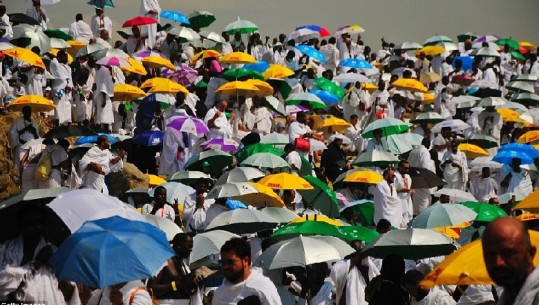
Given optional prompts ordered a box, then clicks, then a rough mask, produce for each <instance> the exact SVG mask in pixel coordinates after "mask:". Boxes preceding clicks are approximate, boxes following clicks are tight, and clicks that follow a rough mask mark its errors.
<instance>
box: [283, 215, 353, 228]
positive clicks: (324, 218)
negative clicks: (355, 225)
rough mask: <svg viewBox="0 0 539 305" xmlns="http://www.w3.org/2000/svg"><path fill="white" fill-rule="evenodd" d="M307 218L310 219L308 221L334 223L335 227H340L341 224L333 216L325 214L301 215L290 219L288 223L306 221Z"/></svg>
mask: <svg viewBox="0 0 539 305" xmlns="http://www.w3.org/2000/svg"><path fill="white" fill-rule="evenodd" d="M307 220H310V221H323V222H326V223H329V224H330V225H334V226H337V227H342V226H343V224H342V223H341V222H339V221H337V220H335V219H333V218H329V217H327V216H324V215H303V216H301V217H298V218H296V219H294V220H292V221H291V222H289V223H298V222H306V221H307Z"/></svg>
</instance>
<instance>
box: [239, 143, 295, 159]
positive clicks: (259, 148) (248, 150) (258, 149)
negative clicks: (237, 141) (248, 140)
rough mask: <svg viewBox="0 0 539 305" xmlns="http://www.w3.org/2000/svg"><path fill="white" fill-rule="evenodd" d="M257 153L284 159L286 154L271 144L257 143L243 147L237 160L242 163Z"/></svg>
mask: <svg viewBox="0 0 539 305" xmlns="http://www.w3.org/2000/svg"><path fill="white" fill-rule="evenodd" d="M257 153H270V154H274V155H276V156H279V157H282V156H284V155H285V154H286V153H285V152H284V151H282V150H280V149H278V148H275V147H274V146H273V145H271V144H263V143H256V144H251V145H247V146H245V147H243V148H242V149H240V150H239V151H238V152H237V153H236V158H238V162H239V163H241V162H243V160H245V159H247V158H249V157H250V156H252V155H254V154H257Z"/></svg>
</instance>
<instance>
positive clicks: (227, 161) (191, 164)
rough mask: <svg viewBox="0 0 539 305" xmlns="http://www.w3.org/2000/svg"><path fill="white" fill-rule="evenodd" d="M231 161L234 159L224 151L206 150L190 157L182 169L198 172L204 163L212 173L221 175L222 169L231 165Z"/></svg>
mask: <svg viewBox="0 0 539 305" xmlns="http://www.w3.org/2000/svg"><path fill="white" fill-rule="evenodd" d="M233 159H234V157H232V156H231V155H230V154H228V153H226V152H224V151H220V150H213V149H212V150H206V151H203V152H200V153H198V154H195V155H193V156H191V158H189V160H187V162H186V163H185V165H184V168H185V169H186V170H199V169H201V168H202V167H203V164H204V162H208V163H209V164H210V171H211V172H212V173H221V172H222V170H223V168H225V167H227V166H229V165H231V164H232V162H233Z"/></svg>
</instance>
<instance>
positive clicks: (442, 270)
mask: <svg viewBox="0 0 539 305" xmlns="http://www.w3.org/2000/svg"><path fill="white" fill-rule="evenodd" d="M528 232H529V233H530V238H531V241H532V245H533V246H536V247H537V246H538V245H539V233H537V232H535V231H531V230H530V231H528ZM533 264H534V266H535V265H537V264H539V254H537V253H536V254H535V256H534V258H533ZM492 284H494V282H493V281H492V279H491V278H490V277H489V275H488V272H487V268H486V266H485V260H484V259H483V247H482V245H481V240H476V241H474V242H471V243H469V244H467V245H466V246H464V247H462V248H460V249H458V250H457V251H455V252H454V253H452V254H451V255H448V256H447V257H446V258H445V259H444V260H443V261H442V262H441V263H440V264H438V265H437V266H436V267H435V268H434V269H433V270H432V271H431V272H430V273H429V274H428V275H427V276H425V279H424V280H423V281H421V285H425V286H426V287H432V286H435V285H492Z"/></svg>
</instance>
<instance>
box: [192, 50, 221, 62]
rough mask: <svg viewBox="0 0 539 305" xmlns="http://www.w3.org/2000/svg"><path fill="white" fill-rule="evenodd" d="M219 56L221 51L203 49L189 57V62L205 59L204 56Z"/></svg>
mask: <svg viewBox="0 0 539 305" xmlns="http://www.w3.org/2000/svg"><path fill="white" fill-rule="evenodd" d="M219 56H221V53H219V52H217V51H214V50H204V51H201V52H198V53H196V54H195V56H193V59H191V63H195V62H196V61H198V60H199V59H201V58H202V59H205V58H209V57H219Z"/></svg>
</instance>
